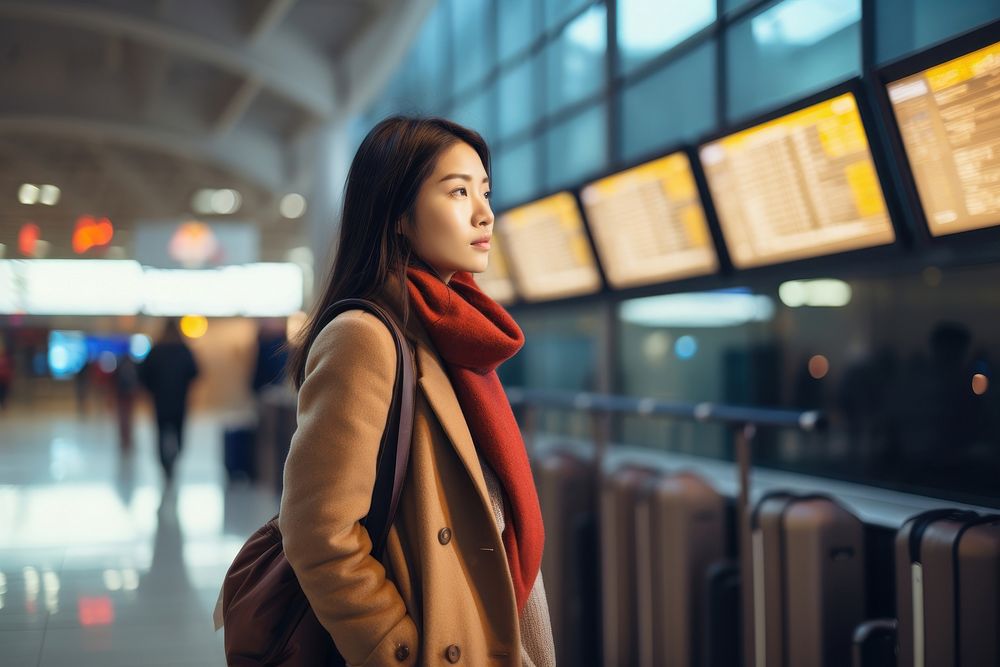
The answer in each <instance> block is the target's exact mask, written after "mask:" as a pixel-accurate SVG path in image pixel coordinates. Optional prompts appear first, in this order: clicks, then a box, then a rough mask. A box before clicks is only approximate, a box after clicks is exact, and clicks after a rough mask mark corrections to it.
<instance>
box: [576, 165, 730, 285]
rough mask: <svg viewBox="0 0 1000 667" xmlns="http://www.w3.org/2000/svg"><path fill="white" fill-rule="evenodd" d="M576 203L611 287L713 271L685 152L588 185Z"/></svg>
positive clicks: (709, 239) (709, 241)
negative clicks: (588, 226) (582, 210)
mask: <svg viewBox="0 0 1000 667" xmlns="http://www.w3.org/2000/svg"><path fill="white" fill-rule="evenodd" d="M580 199H581V200H582V201H583V207H584V210H585V211H586V213H587V220H588V221H589V222H590V229H591V232H592V233H593V235H594V245H595V246H596V247H597V254H598V255H599V256H600V258H601V266H603V267H604V275H605V276H606V277H607V279H608V283H610V284H611V286H613V287H619V288H621V287H634V286H638V285H649V284H651V283H657V282H664V281H667V280H671V279H676V278H686V277H690V276H696V275H705V274H707V273H712V272H714V271H715V270H716V269H717V268H718V259H717V258H716V255H715V248H714V246H713V245H712V237H711V235H710V233H709V231H708V223H707V222H706V220H705V211H704V209H703V208H702V205H701V200H700V199H699V198H698V188H697V186H696V185H695V182H694V174H693V173H692V172H691V162H690V160H688V157H687V155H685V154H684V153H674V154H672V155H668V156H667V157H664V158H660V159H658V160H653V161H652V162H647V163H646V164H642V165H639V166H637V167H633V168H632V169H628V170H626V171H623V172H621V173H618V174H614V175H612V176H608V177H606V178H602V179H601V180H599V181H595V182H594V183H590V184H589V185H587V186H586V187H584V188H583V190H581V192H580Z"/></svg>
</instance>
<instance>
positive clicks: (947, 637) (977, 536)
mask: <svg viewBox="0 0 1000 667" xmlns="http://www.w3.org/2000/svg"><path fill="white" fill-rule="evenodd" d="M896 607H897V614H898V616H899V665H900V667H934V666H935V665H949V666H950V667H972V666H976V667H978V666H980V665H982V666H984V667H985V666H986V665H989V666H990V667H995V666H996V665H1000V643H998V637H997V635H998V634H1000V516H997V515H992V516H980V515H978V514H976V513H975V512H964V511H956V510H932V511H930V512H925V513H923V514H918V515H917V516H915V517H913V518H911V519H909V520H908V521H907V522H906V523H905V524H903V527H902V528H900V530H899V533H898V534H897V537H896Z"/></svg>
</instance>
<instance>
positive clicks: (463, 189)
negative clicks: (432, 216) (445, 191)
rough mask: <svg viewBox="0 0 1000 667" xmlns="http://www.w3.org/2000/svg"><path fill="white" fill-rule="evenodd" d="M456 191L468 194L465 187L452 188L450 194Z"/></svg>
mask: <svg viewBox="0 0 1000 667" xmlns="http://www.w3.org/2000/svg"><path fill="white" fill-rule="evenodd" d="M456 192H460V193H462V194H463V195H466V194H468V191H467V190H466V189H465V188H456V189H454V190H452V191H451V194H455V193H456Z"/></svg>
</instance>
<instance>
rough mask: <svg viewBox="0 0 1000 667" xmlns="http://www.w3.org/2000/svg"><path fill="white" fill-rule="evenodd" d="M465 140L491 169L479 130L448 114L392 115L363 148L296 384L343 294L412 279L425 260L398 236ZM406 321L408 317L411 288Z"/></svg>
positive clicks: (295, 365) (292, 358) (365, 293)
mask: <svg viewBox="0 0 1000 667" xmlns="http://www.w3.org/2000/svg"><path fill="white" fill-rule="evenodd" d="M459 141H462V142H465V143H467V144H468V145H469V146H471V147H472V149H473V150H475V151H476V153H478V154H479V158H480V159H481V160H482V161H483V167H484V168H485V169H486V173H487V174H489V173H490V151H489V147H488V146H487V145H486V141H485V140H483V138H482V137H481V136H480V135H479V133H477V132H475V131H474V130H470V129H469V128H466V127H463V126H461V125H458V124H457V123H453V122H451V121H449V120H447V119H444V118H436V117H431V118H420V117H413V116H392V117H390V118H386V119H385V120H383V121H381V122H380V123H378V124H377V125H376V126H375V127H373V128H372V129H371V131H370V132H368V135H367V136H366V137H365V138H364V141H362V142H361V146H360V147H358V152H357V153H356V154H355V155H354V160H353V161H352V162H351V169H350V171H349V172H348V174H347V183H346V184H345V186H344V207H343V213H342V215H341V217H340V235H339V239H338V241H337V256H336V258H335V260H334V263H333V267H332V269H331V271H330V275H329V277H328V279H327V281H326V289H325V290H324V291H323V296H322V297H321V298H320V299H319V300H318V301H317V302H316V303H315V304H314V306H313V309H312V312H311V313H310V315H309V317H308V319H307V320H306V323H305V324H304V325H303V327H302V329H301V333H300V334H299V336H298V339H297V340H295V341H294V344H295V345H294V347H293V348H292V349H291V350H290V354H289V359H288V374H289V376H290V377H291V378H292V381H293V382H294V383H295V387H296V388H299V387H300V386H302V382H303V380H304V379H305V370H306V358H307V357H308V355H309V348H310V347H311V346H312V344H313V341H315V340H316V336H318V335H319V332H320V331H322V329H323V327H324V326H326V324H327V320H328V318H326V317H324V314H325V313H326V312H327V310H328V309H329V308H330V306H332V305H333V304H335V303H336V302H337V301H340V300H341V299H347V298H369V297H371V296H373V295H374V294H376V293H378V292H379V291H380V290H381V288H382V286H383V285H384V284H385V282H386V280H388V278H389V276H390V275H395V276H396V277H397V278H398V280H399V284H401V285H405V284H406V267H407V266H408V265H409V264H411V263H413V262H415V261H419V260H418V258H416V257H415V256H414V255H413V253H412V249H411V248H410V244H409V242H408V241H407V239H406V237H405V236H404V235H402V234H398V233H397V231H398V229H399V223H400V220H401V219H403V218H406V217H409V216H412V213H413V206H414V203H415V202H416V199H417V193H418V192H419V191H420V186H421V185H423V182H424V181H425V180H426V179H427V178H428V177H429V176H430V175H431V173H432V172H433V171H434V167H435V166H436V163H437V158H438V156H439V155H440V154H441V153H442V152H443V151H444V150H445V149H447V148H448V147H450V146H452V145H453V144H455V143H456V142H459ZM402 295H403V321H404V326H405V321H406V319H407V318H408V317H409V299H408V298H407V291H406V290H405V289H404V290H403V291H402Z"/></svg>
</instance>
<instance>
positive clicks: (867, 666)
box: [851, 618, 899, 667]
mask: <svg viewBox="0 0 1000 667" xmlns="http://www.w3.org/2000/svg"><path fill="white" fill-rule="evenodd" d="M898 625H899V623H898V621H897V620H896V619H894V618H876V619H873V620H870V621H865V622H864V623H862V624H860V625H859V626H858V627H856V628H855V629H854V637H853V638H852V646H851V664H852V666H853V667H876V666H875V665H874V664H873V663H871V661H866V656H865V650H864V649H865V645H866V644H868V642H869V641H871V640H872V639H874V638H875V637H876V636H879V635H881V636H889V637H892V638H893V647H894V650H893V653H895V643H896V639H895V638H896V629H897V627H898ZM882 658H883V656H880V657H879V662H878V665H877V667H889V665H887V664H886V663H885V660H884V659H882ZM893 664H895V662H893Z"/></svg>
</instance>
